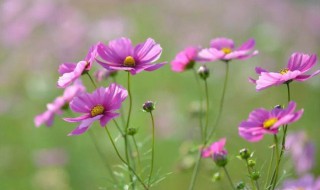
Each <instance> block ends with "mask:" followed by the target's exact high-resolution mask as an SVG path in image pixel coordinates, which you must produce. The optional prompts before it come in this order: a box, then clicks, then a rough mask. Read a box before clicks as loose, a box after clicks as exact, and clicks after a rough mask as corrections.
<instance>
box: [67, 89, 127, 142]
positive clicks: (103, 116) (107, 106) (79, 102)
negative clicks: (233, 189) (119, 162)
mask: <svg viewBox="0 0 320 190" xmlns="http://www.w3.org/2000/svg"><path fill="white" fill-rule="evenodd" d="M127 95H128V92H127V90H125V89H124V88H123V87H122V86H120V85H117V84H115V83H112V84H111V85H110V86H109V87H107V88H102V87H100V88H98V89H96V90H95V91H94V92H93V93H92V94H89V93H83V94H81V95H80V96H77V97H75V98H74V99H73V100H72V101H71V102H70V108H71V110H72V111H74V112H78V113H82V114H83V115H81V116H79V117H77V118H64V120H65V121H67V122H81V123H80V125H79V126H78V127H77V128H76V129H75V130H73V131H72V132H71V133H70V134H69V136H70V135H80V134H82V133H84V132H86V131H87V130H88V129H89V127H90V126H91V124H92V123H93V122H94V121H96V120H99V121H100V125H101V126H102V127H105V125H106V124H107V123H108V122H109V121H110V120H111V119H113V118H115V117H118V116H119V114H118V113H116V112H115V111H116V110H118V109H120V107H121V104H122V102H123V101H124V100H125V99H126V97H127Z"/></svg>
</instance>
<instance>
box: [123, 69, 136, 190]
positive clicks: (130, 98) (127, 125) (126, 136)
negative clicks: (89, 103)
mask: <svg viewBox="0 0 320 190" xmlns="http://www.w3.org/2000/svg"><path fill="white" fill-rule="evenodd" d="M128 95H129V111H128V119H127V124H126V128H125V130H124V132H125V135H124V146H125V154H126V160H127V162H128V165H129V166H130V167H131V164H130V157H129V153H128V151H129V147H128V146H129V145H128V143H129V142H128V135H127V131H128V128H129V124H130V117H131V109H132V97H131V90H130V72H128ZM130 152H131V151H130ZM130 155H131V153H130ZM130 180H131V182H132V184H133V186H134V183H133V179H132V176H131V174H130Z"/></svg>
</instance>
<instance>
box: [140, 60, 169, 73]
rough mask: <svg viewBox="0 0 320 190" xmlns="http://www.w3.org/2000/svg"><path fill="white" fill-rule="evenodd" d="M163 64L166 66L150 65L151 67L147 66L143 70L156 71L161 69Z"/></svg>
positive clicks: (160, 64)
mask: <svg viewBox="0 0 320 190" xmlns="http://www.w3.org/2000/svg"><path fill="white" fill-rule="evenodd" d="M165 64H167V62H162V63H156V64H152V65H150V66H148V67H147V68H145V69H144V70H146V71H154V70H157V69H159V68H161V67H163V66H164V65H165Z"/></svg>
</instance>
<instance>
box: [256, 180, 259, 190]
mask: <svg viewBox="0 0 320 190" xmlns="http://www.w3.org/2000/svg"><path fill="white" fill-rule="evenodd" d="M256 186H257V190H260V186H259V182H258V180H256Z"/></svg>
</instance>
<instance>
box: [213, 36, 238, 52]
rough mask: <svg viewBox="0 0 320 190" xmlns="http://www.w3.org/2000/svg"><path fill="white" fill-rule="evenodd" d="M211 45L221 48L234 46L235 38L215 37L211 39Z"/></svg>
mask: <svg viewBox="0 0 320 190" xmlns="http://www.w3.org/2000/svg"><path fill="white" fill-rule="evenodd" d="M210 47H212V48H215V49H218V50H221V49H222V48H230V49H233V48H234V42H233V40H231V39H229V38H223V37H222V38H215V39H213V40H211V42H210Z"/></svg>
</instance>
